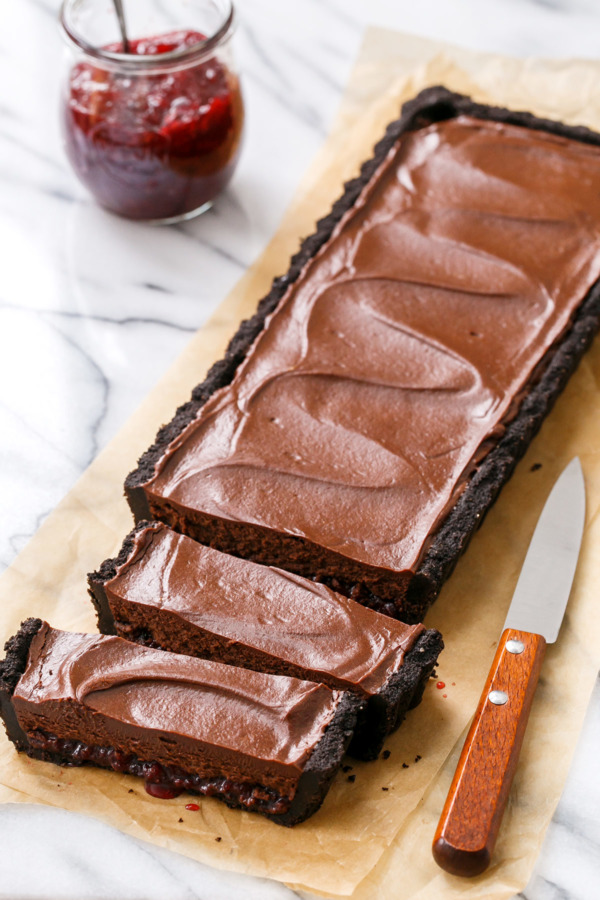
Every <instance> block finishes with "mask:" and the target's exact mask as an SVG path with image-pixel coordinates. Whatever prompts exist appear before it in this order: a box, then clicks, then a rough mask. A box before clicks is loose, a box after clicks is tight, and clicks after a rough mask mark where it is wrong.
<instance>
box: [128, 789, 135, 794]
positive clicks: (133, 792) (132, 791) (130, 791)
mask: <svg viewBox="0 0 600 900" xmlns="http://www.w3.org/2000/svg"><path fill="white" fill-rule="evenodd" d="M127 793H128V794H135V791H134V790H133V788H129V790H128V791H127Z"/></svg>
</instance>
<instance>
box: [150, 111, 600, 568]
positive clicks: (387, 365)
mask: <svg viewBox="0 0 600 900" xmlns="http://www.w3.org/2000/svg"><path fill="white" fill-rule="evenodd" d="M599 276H600V154H598V151H597V149H595V148H593V147H590V146H587V145H584V144H582V143H578V142H577V141H573V140H569V139H566V138H562V137H557V136H554V135H551V134H548V133H545V132H541V131H535V130H532V129H525V128H520V127H517V126H513V125H506V124H501V123H497V122H491V121H483V120H478V119H474V118H469V117H465V116H462V117H458V118H455V119H450V120H447V121H444V122H440V123H436V124H434V125H431V126H429V127H426V128H422V129H420V130H417V131H415V132H411V133H409V134H406V135H404V136H403V137H402V138H401V140H400V141H399V143H398V145H397V146H396V148H395V149H394V150H392V151H391V152H390V155H389V156H388V158H387V160H386V162H385V163H384V164H383V165H382V166H381V167H380V169H379V171H378V173H377V174H376V176H375V177H374V178H373V179H372V180H371V182H370V183H369V185H368V186H367V187H366V189H365V190H364V191H363V194H362V195H361V197H360V199H359V201H358V202H357V204H356V206H355V208H354V209H353V210H352V211H351V212H350V213H348V214H347V215H346V216H345V217H344V218H343V219H342V221H341V223H340V225H339V226H338V227H337V229H336V231H335V232H334V234H333V236H332V238H331V239H330V241H329V242H328V243H327V245H326V246H325V247H323V249H322V250H321V251H320V252H319V253H318V254H317V255H316V256H315V257H314V259H313V260H312V261H311V263H310V264H308V265H307V266H306V268H305V270H304V272H303V273H302V275H301V276H300V278H299V279H298V281H297V282H296V283H295V284H294V285H293V286H292V287H291V288H290V289H289V291H288V293H287V294H286V296H285V297H284V298H283V300H282V302H281V303H280V305H279V307H278V308H277V310H276V311H275V313H274V314H273V315H272V316H271V317H270V319H269V320H268V323H267V327H266V328H265V329H264V330H263V331H262V332H261V334H260V335H259V337H258V338H257V340H256V341H255V343H254V345H253V347H252V348H251V350H250V352H249V353H248V355H247V357H246V359H245V361H244V362H243V363H242V365H241V366H240V367H239V369H238V371H237V373H236V376H235V379H234V381H233V382H232V384H231V385H229V386H228V387H226V388H223V389H221V390H220V391H218V392H216V393H215V394H214V395H213V396H212V397H211V398H210V399H209V400H208V402H207V403H206V405H205V406H204V407H203V408H202V409H201V410H200V412H199V414H198V417H197V419H196V420H195V421H193V422H192V423H191V424H190V425H189V426H188V427H187V429H186V430H185V431H184V432H182V434H181V436H180V437H179V438H178V439H177V440H176V441H175V442H174V443H173V444H172V445H171V447H170V448H169V451H168V452H167V453H166V454H165V455H164V457H163V459H162V460H161V463H160V464H159V467H158V471H157V475H156V476H155V477H154V479H153V480H152V481H151V482H149V484H148V485H147V486H146V488H145V490H146V493H147V495H148V497H149V498H150V501H151V502H152V499H153V498H157V499H158V500H159V501H160V500H161V499H166V500H167V501H168V502H169V503H170V504H171V506H172V507H175V508H179V509H180V510H182V511H183V514H184V515H185V514H187V513H190V514H192V515H193V513H194V512H195V511H200V512H201V513H202V514H204V515H208V516H212V517H215V518H216V519H219V520H223V521H225V522H227V521H229V522H232V523H240V522H242V523H248V524H250V525H254V526H258V527H260V528H263V529H266V530H268V531H272V532H274V533H279V534H282V533H283V534H285V535H291V536H296V537H299V538H301V539H304V540H307V541H309V542H311V543H312V544H314V545H318V546H322V547H324V548H327V549H328V550H329V551H332V552H334V553H336V554H339V555H341V556H344V557H346V558H348V559H350V560H353V561H355V562H358V563H361V564H367V565H369V566H375V567H380V568H381V569H383V570H388V571H393V572H402V571H407V570H414V568H415V567H416V566H417V565H418V563H419V560H420V559H421V557H422V556H423V554H424V552H425V551H426V548H427V546H428V541H429V539H430V537H431V535H432V533H433V532H434V531H435V529H436V527H437V525H438V524H439V522H440V520H441V519H442V518H443V517H444V515H445V513H446V512H447V511H448V509H449V508H450V507H451V506H452V504H453V502H454V500H455V498H456V496H457V494H458V493H459V492H460V491H461V490H462V486H463V485H464V483H465V479H466V478H467V477H468V475H469V473H470V472H471V471H472V470H473V467H474V466H475V465H476V464H477V461H478V459H480V458H481V456H482V455H483V454H485V452H486V451H487V449H488V448H489V447H490V446H491V445H492V444H493V441H494V438H495V437H497V435H498V434H499V433H501V431H502V423H503V422H504V421H506V419H507V417H510V416H511V415H512V414H513V413H514V411H515V408H516V404H517V403H518V400H519V398H520V396H522V393H523V391H524V390H526V388H527V384H528V382H529V380H530V379H531V378H533V377H534V373H535V370H536V367H537V366H538V364H539V363H540V361H541V360H542V358H543V357H544V355H545V354H546V352H547V351H548V350H549V348H551V347H552V345H553V344H554V343H555V342H556V341H557V340H558V339H559V338H560V337H561V335H562V334H564V332H565V330H566V329H567V328H568V326H569V322H570V320H571V317H572V315H573V313H574V311H575V310H576V308H577V306H578V305H579V303H580V302H581V301H582V299H583V298H584V296H585V294H586V293H587V291H588V289H589V288H590V286H591V285H592V284H593V283H594V282H595V281H596V280H597V279H598V277H599Z"/></svg>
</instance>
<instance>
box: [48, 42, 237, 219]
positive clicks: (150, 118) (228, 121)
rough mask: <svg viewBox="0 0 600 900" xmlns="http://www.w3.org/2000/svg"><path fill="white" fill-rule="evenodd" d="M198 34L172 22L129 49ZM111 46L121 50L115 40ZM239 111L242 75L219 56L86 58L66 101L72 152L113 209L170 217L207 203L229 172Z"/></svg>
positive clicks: (78, 168) (170, 46)
mask: <svg viewBox="0 0 600 900" xmlns="http://www.w3.org/2000/svg"><path fill="white" fill-rule="evenodd" d="M202 40H204V36H203V35H202V34H200V33H199V32H197V31H176V32H172V33H169V34H164V35H160V36H156V37H149V38H140V39H138V40H134V41H131V51H130V52H131V53H132V54H133V55H137V56H160V55H161V54H163V53H168V52H170V51H172V50H183V49H185V48H188V47H192V46H194V45H195V44H197V43H198V42H199V41H202ZM105 49H106V50H109V51H112V52H121V51H122V47H121V45H119V44H110V45H108V46H107V47H105ZM157 64H159V61H158V62H157ZM243 117H244V114H243V104H242V98H241V94H240V88H239V82H238V80H237V78H236V76H235V75H234V74H233V73H232V72H231V71H230V70H228V69H227V68H226V67H225V66H224V65H223V63H222V62H220V61H219V60H218V59H217V58H216V57H213V58H211V59H209V60H204V61H203V62H198V63H196V64H189V65H188V66H187V67H186V68H183V69H179V70H165V71H162V72H159V73H157V72H155V73H148V74H145V73H143V72H140V73H138V72H133V73H131V72H128V71H126V70H123V71H117V70H115V71H112V70H109V69H105V68H102V67H100V66H95V65H93V64H92V63H89V62H80V63H77V64H76V65H75V66H74V67H73V68H72V69H71V72H70V75H69V81H68V85H67V97H66V103H65V105H64V133H65V142H66V150H67V155H68V157H69V159H70V161H71V164H72V166H73V168H74V170H75V172H76V173H77V175H78V176H79V178H80V179H81V181H82V182H83V183H84V184H85V185H86V187H87V188H88V189H89V190H90V191H91V192H92V193H93V194H94V196H95V197H96V199H97V200H98V202H99V203H100V204H101V205H102V206H105V207H106V208H107V209H110V210H112V211H113V212H116V213H118V214H119V215H122V216H127V217H128V218H131V219H167V218H173V217H176V216H181V215H185V214H186V213H190V212H193V211H194V210H196V209H199V208H200V207H201V206H204V205H205V204H206V203H208V202H210V201H211V200H213V199H214V197H215V196H216V195H217V194H218V193H219V192H220V191H221V190H222V189H223V188H224V187H225V185H226V184H227V183H228V182H229V180H230V178H231V176H232V174H233V171H234V168H235V165H236V162H237V157H238V153H239V148H240V141H241V133H242V126H243Z"/></svg>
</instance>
